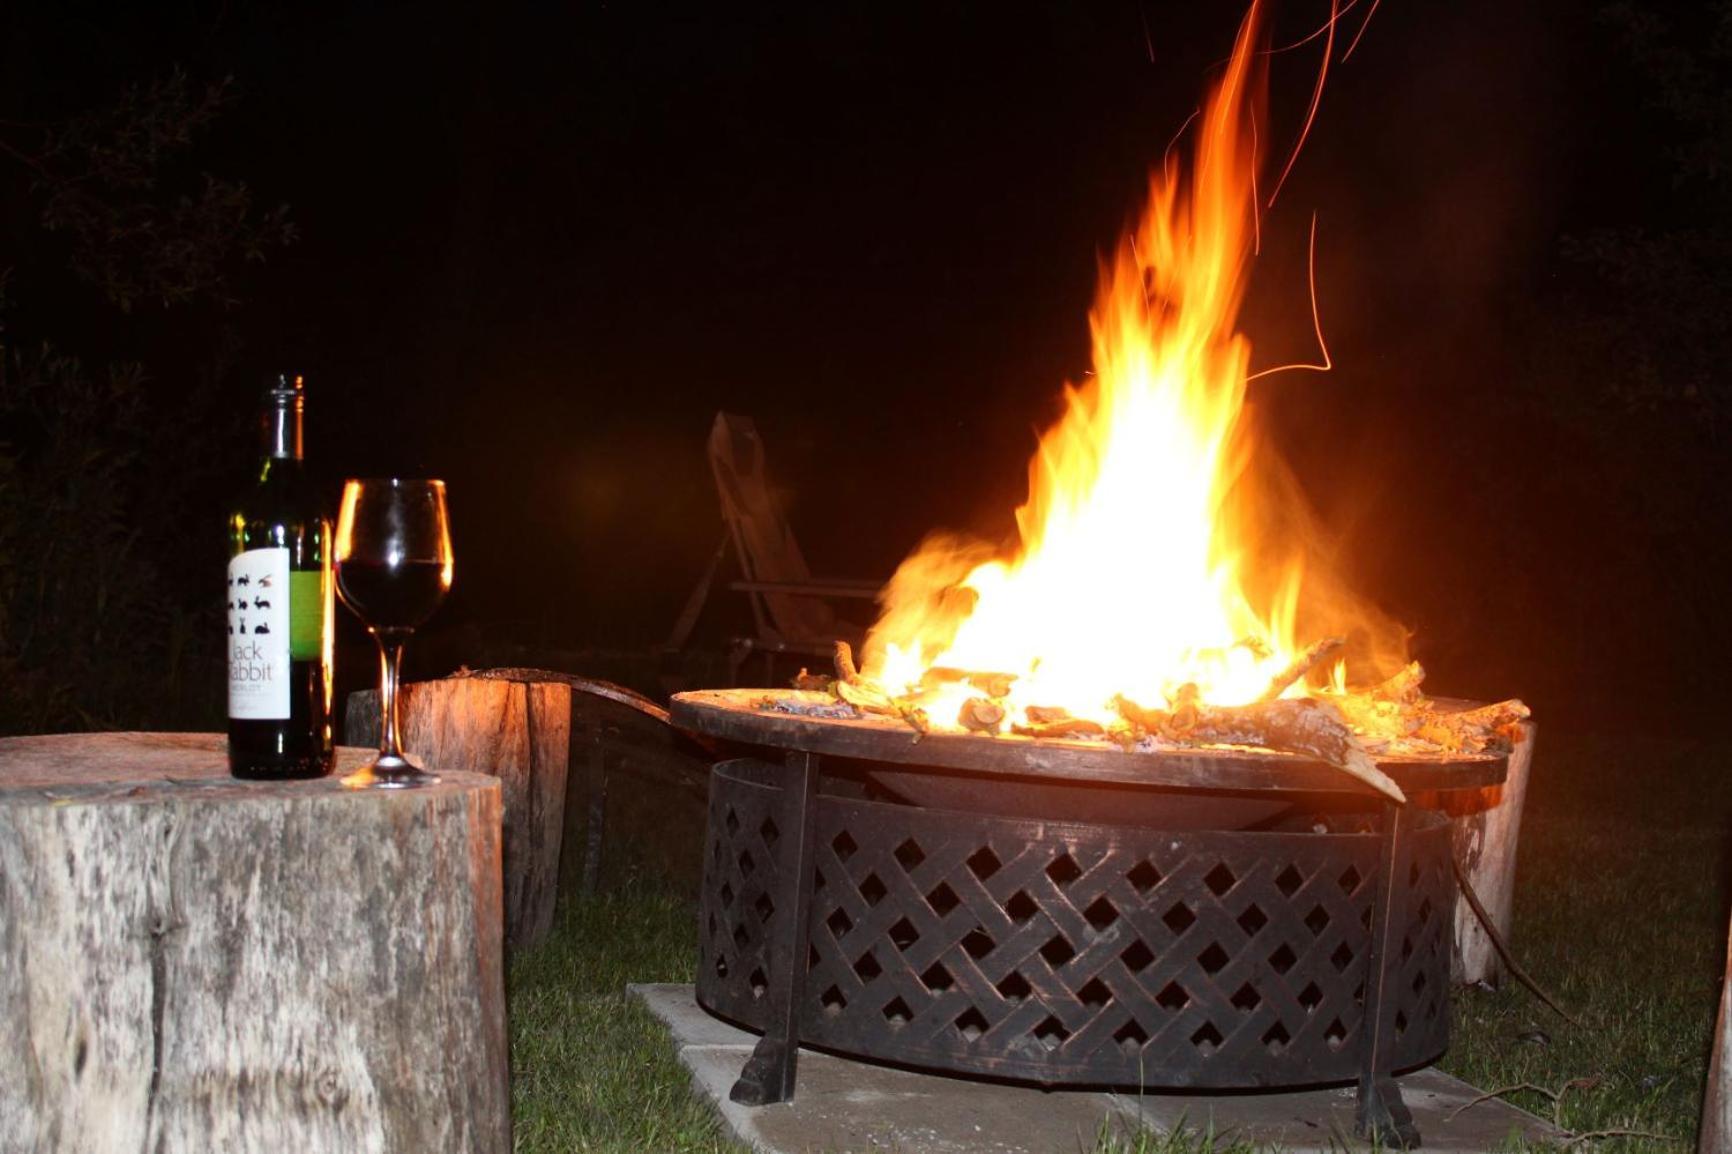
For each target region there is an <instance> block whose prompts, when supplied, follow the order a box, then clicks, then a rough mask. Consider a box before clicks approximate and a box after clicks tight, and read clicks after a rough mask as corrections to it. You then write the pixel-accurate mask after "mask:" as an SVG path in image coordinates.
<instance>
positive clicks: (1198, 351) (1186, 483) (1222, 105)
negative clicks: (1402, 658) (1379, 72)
mask: <svg viewBox="0 0 1732 1154" xmlns="http://www.w3.org/2000/svg"><path fill="white" fill-rule="evenodd" d="M1257 23H1258V21H1257V9H1256V6H1255V5H1253V7H1252V9H1251V11H1250V13H1249V14H1248V15H1247V16H1246V18H1245V20H1244V22H1243V24H1242V25H1241V27H1240V29H1239V33H1238V37H1237V40H1236V43H1235V45H1234V50H1233V54H1232V57H1231V59H1230V61H1229V63H1228V64H1227V67H1226V70H1225V72H1224V73H1223V74H1222V76H1221V77H1220V79H1219V81H1218V82H1217V84H1216V85H1215V87H1214V89H1213V91H1212V92H1211V93H1210V95H1209V98H1208V101H1207V103H1206V105H1205V107H1204V109H1203V111H1202V114H1201V117H1200V119H1199V121H1198V125H1197V131H1196V144H1195V149H1194V156H1193V160H1192V163H1191V165H1190V166H1189V167H1190V172H1189V179H1188V182H1187V181H1186V179H1185V177H1184V174H1183V173H1182V172H1180V171H1179V166H1178V165H1177V164H1174V165H1172V166H1170V167H1171V169H1172V170H1173V171H1172V172H1171V173H1169V171H1168V168H1169V166H1167V165H1163V166H1162V167H1161V168H1158V169H1156V170H1155V171H1154V172H1153V173H1152V174H1151V178H1150V191H1149V200H1148V207H1147V210H1146V212H1145V213H1144V215H1143V218H1142V221H1141V223H1140V224H1139V225H1138V226H1137V227H1136V228H1135V229H1134V230H1133V231H1132V232H1130V233H1128V234H1127V235H1126V236H1124V237H1123V238H1122V239H1121V240H1120V242H1119V244H1118V247H1117V250H1116V251H1115V252H1114V253H1113V254H1112V256H1111V257H1110V258H1105V259H1103V261H1102V267H1101V283H1100V289H1099V295H1098V298H1097V300H1096V303H1095V307H1094V309H1093V310H1092V312H1091V314H1090V329H1091V332H1092V334H1093V360H1094V373H1093V375H1092V377H1090V378H1089V379H1087V381H1086V383H1084V384H1082V385H1080V386H1070V387H1067V389H1066V395H1065V400H1066V411H1065V414H1064V416H1063V417H1062V418H1061V419H1060V420H1059V421H1058V423H1057V424H1055V425H1054V426H1053V427H1052V428H1051V429H1049V430H1048V431H1047V432H1046V433H1045V434H1044V435H1043V436H1042V438H1041V440H1040V446H1039V450H1038V452H1037V453H1036V455H1035V457H1034V459H1033V460H1032V462H1031V463H1030V465H1029V496H1028V501H1027V503H1026V504H1025V505H1023V506H1022V508H1020V509H1019V510H1017V526H1018V530H1019V536H1020V541H1019V543H1018V547H1017V548H1016V549H1015V551H1014V552H1013V553H1012V555H1010V556H1009V557H1008V558H1006V557H1001V556H996V555H995V554H996V553H997V552H998V551H997V550H994V549H991V548H989V547H987V546H985V545H983V544H981V543H979V542H972V541H967V540H963V539H959V538H956V537H952V536H940V537H934V538H932V539H930V540H928V541H927V542H926V543H925V544H923V545H922V546H921V548H920V549H919V550H917V551H916V552H915V553H914V554H913V555H912V556H911V557H909V558H908V560H906V561H905V562H904V563H903V565H902V566H901V568H900V569H899V570H898V571H897V573H896V575H895V576H894V578H892V580H891V582H890V584H889V586H888V587H887V588H886V591H885V595H884V612H883V614H882V616H881V617H880V619H879V621H878V624H877V625H876V626H875V627H874V628H873V631H872V634H871V636H870V638H869V640H868V643H867V648H866V670H865V672H866V673H867V674H868V676H870V677H872V678H873V679H874V680H875V681H876V682H877V683H879V684H881V685H883V686H884V687H886V688H887V689H888V690H890V691H891V692H892V693H898V692H905V691H908V690H911V689H912V688H913V687H915V686H917V685H919V684H920V683H921V682H922V678H923V677H924V676H925V675H926V674H927V673H928V671H929V670H933V669H936V668H949V669H958V670H966V671H972V672H993V673H1001V674H1013V675H1015V676H1016V678H1017V680H1016V682H1015V684H1014V688H1013V689H1012V692H1011V694H1010V704H1011V705H1012V706H1013V708H1014V707H1018V706H1020V707H1025V708H1026V707H1027V706H1030V705H1041V706H1054V707H1062V708H1064V709H1066V710H1068V711H1069V712H1070V713H1071V714H1072V715H1074V716H1077V717H1085V718H1094V719H1097V720H1102V721H1105V720H1109V719H1110V718H1111V716H1112V709H1111V706H1110V705H1109V704H1108V703H1109V701H1110V700H1111V699H1112V698H1113V697H1114V696H1115V695H1121V694H1122V695H1125V696H1127V697H1129V698H1131V699H1133V700H1136V701H1138V702H1141V703H1143V704H1146V705H1150V706H1158V705H1161V704H1163V703H1164V701H1166V700H1170V699H1171V698H1172V697H1173V696H1174V694H1175V693H1176V692H1177V691H1178V689H1179V687H1180V686H1182V685H1184V684H1186V683H1190V684H1194V685H1196V686H1197V689H1198V692H1199V693H1200V696H1201V698H1202V700H1204V701H1207V702H1210V703H1213V704H1218V705H1237V704H1244V703H1247V702H1251V701H1254V700H1257V699H1258V698H1259V696H1261V695H1263V694H1265V693H1266V692H1267V691H1268V690H1269V687H1270V685H1271V679H1272V677H1273V676H1274V673H1275V672H1276V671H1277V670H1280V669H1282V668H1284V667H1286V666H1288V665H1289V663H1290V662H1291V661H1292V660H1293V659H1294V657H1295V656H1296V655H1297V653H1298V652H1299V651H1300V649H1301V648H1302V643H1301V642H1300V640H1299V638H1298V637H1296V635H1295V630H1296V625H1297V624H1298V622H1299V619H1300V618H1301V617H1302V616H1303V617H1305V618H1306V624H1307V625H1308V627H1312V628H1318V627H1322V628H1327V629H1328V630H1329V631H1330V632H1348V631H1350V632H1353V633H1354V634H1355V642H1356V648H1357V649H1358V650H1359V651H1360V652H1361V653H1363V652H1365V651H1366V650H1367V649H1368V648H1370V647H1369V646H1368V645H1367V644H1366V642H1367V641H1368V640H1371V641H1374V642H1375V643H1376V645H1377V646H1378V647H1380V648H1381V649H1382V650H1383V652H1382V653H1381V654H1380V656H1381V657H1382V658H1383V660H1380V661H1378V662H1377V664H1378V665H1387V663H1388V662H1389V661H1390V660H1391V659H1395V658H1398V657H1399V654H1396V653H1392V652H1389V651H1388V650H1389V646H1388V640H1389V638H1390V637H1391V635H1392V634H1397V631H1396V630H1394V629H1393V628H1392V627H1391V623H1389V622H1388V621H1387V619H1384V618H1382V617H1381V616H1380V615H1378V614H1377V613H1376V612H1375V611H1374V610H1370V609H1369V608H1366V607H1363V606H1361V605H1360V604H1358V603H1357V601H1356V600H1355V599H1353V598H1352V597H1351V596H1348V595H1346V594H1344V593H1342V592H1341V591H1340V589H1339V583H1338V582H1335V581H1334V580H1333V579H1332V578H1330V577H1329V576H1328V574H1327V573H1319V572H1318V561H1319V556H1318V554H1319V550H1318V548H1317V547H1316V545H1317V543H1316V541H1315V539H1314V538H1313V536H1312V534H1311V533H1310V531H1309V525H1310V522H1309V519H1308V517H1307V515H1306V510H1305V507H1304V504H1303V500H1302V499H1301V498H1300V497H1299V496H1298V493H1297V489H1296V487H1294V486H1292V485H1290V484H1288V483H1286V478H1287V474H1286V473H1285V471H1284V469H1283V468H1282V467H1281V465H1280V463H1279V462H1278V461H1276V460H1274V459H1273V458H1272V457H1271V456H1270V455H1269V450H1268V447H1267V446H1260V447H1258V448H1257V451H1256V452H1252V451H1251V450H1252V438H1251V436H1250V430H1249V429H1248V427H1247V423H1246V422H1245V421H1244V420H1242V410H1243V402H1244V399H1245V390H1246V378H1247V374H1248V366H1249V362H1250V344H1249V342H1248V341H1247V340H1246V338H1245V337H1244V336H1243V335H1242V334H1240V333H1239V332H1237V331H1236V330H1235V322H1236V319H1237V315H1238V309H1239V304H1240V300H1241V297H1242V295H1243V291H1244V284H1245V275H1246V270H1247V265H1248V263H1249V261H1250V259H1251V255H1252V249H1253V246H1254V239H1255V230H1256V229H1257V228H1258V221H1257V215H1256V213H1257V203H1256V197H1257V184H1256V174H1257V165H1258V159H1259V158H1258V154H1257V153H1258V149H1257V128H1256V118H1257V115H1258V111H1259V109H1260V108H1261V105H1262V101H1263V94H1264V87H1265V85H1264V70H1263V67H1262V64H1261V59H1262V58H1261V57H1260V55H1259V54H1258V52H1257V51H1256V43H1257V35H1258V29H1257ZM1308 570H1309V573H1308ZM1325 594H1326V595H1325ZM1320 635H1321V634H1317V635H1313V636H1311V637H1310V638H1309V640H1312V641H1315V640H1317V639H1318V636H1320ZM1335 677H1336V680H1337V682H1339V681H1340V680H1341V674H1340V672H1339V671H1337V672H1336V674H1335ZM926 680H927V684H928V686H929V691H930V686H931V684H932V682H933V681H934V680H935V679H933V678H927V679H926ZM1307 691H1309V690H1308V688H1307V686H1306V685H1305V684H1304V683H1303V682H1301V683H1297V684H1295V685H1294V686H1292V687H1290V688H1289V689H1287V690H1286V691H1285V692H1287V693H1288V694H1296V693H1302V692H1307ZM973 692H974V691H972V690H970V689H969V688H968V687H967V686H966V685H957V686H955V687H954V688H953V690H952V691H951V693H952V696H954V697H955V698H956V700H955V702H954V704H956V705H957V706H960V704H961V702H962V700H963V699H964V698H966V697H967V696H969V695H971V693H973ZM929 712H930V713H931V716H932V717H933V718H934V719H935V720H937V719H940V718H945V719H948V718H951V717H954V716H956V714H955V711H954V710H951V709H948V708H946V706H945V705H944V704H943V703H942V702H941V701H931V702H930V705H929Z"/></svg>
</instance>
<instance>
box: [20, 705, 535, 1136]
mask: <svg viewBox="0 0 1732 1154" xmlns="http://www.w3.org/2000/svg"><path fill="white" fill-rule="evenodd" d="M369 756H370V754H369V753H368V752H367V751H365V750H357V749H343V750H339V752H338V769H337V772H338V773H339V774H342V773H345V772H349V771H352V770H354V769H355V768H357V767H358V766H359V765H360V764H362V763H363V762H364V761H365V760H366V758H367V757H369ZM439 768H440V772H441V778H442V780H441V781H440V782H439V784H437V785H435V786H432V787H429V788H425V789H415V790H364V791H355V790H346V789H344V788H342V787H341V786H340V785H339V784H338V783H337V781H336V780H335V779H334V778H325V779H320V780H315V781H291V782H241V781H236V780H234V779H232V778H230V777H229V776H228V769H227V762H226V758H225V756H224V741H223V738H222V737H221V736H220V735H217V734H150V733H104V734H75V735H66V736H56V737H22V738H8V739H4V740H0V1018H3V1020H4V1021H6V1022H7V1023H8V1024H9V1025H10V1027H11V1029H12V1034H13V1037H12V1038H11V1040H10V1041H9V1043H8V1044H7V1045H5V1046H0V1135H4V1136H5V1137H4V1139H3V1140H0V1145H4V1146H5V1148H6V1149H8V1150H13V1149H16V1150H37V1151H72V1150H78V1151H91V1152H99V1154H106V1152H109V1151H126V1152H128V1154H131V1152H133V1151H137V1150H140V1149H144V1150H295V1151H302V1152H305V1154H337V1152H343V1154H347V1152H348V1151H355V1150H465V1151H469V1150H475V1151H489V1152H499V1154H503V1152H504V1151H507V1150H509V1149H510V1145H511V1131H510V1125H511V1124H510V1115H509V1108H510V1097H509V1093H508V1085H507V1073H506V1039H505V985H504V974H503V958H502V947H501V941H500V911H499V904H500V884H499V878H500V875H499V798H500V790H499V783H498V782H496V781H493V780H490V779H488V778H485V777H480V776H477V775H474V774H467V773H456V772H451V771H449V770H447V769H444V768H443V767H439Z"/></svg>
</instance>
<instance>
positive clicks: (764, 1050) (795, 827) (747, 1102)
mask: <svg viewBox="0 0 1732 1154" xmlns="http://www.w3.org/2000/svg"><path fill="white" fill-rule="evenodd" d="M787 766H788V772H787V775H786V777H785V778H784V779H783V782H782V812H781V814H780V815H779V817H780V824H781V827H782V829H783V830H785V831H786V832H785V833H784V835H783V836H784V837H785V838H786V839H787V843H788V844H787V847H786V849H785V851H784V852H785V853H786V855H787V856H786V857H784V858H783V859H782V863H781V864H782V875H781V879H780V880H781V883H782V884H781V893H780V894H779V895H777V896H778V897H779V898H780V901H779V902H778V903H777V906H776V912H777V913H779V914H781V915H782V916H781V918H780V920H779V921H778V922H777V924H776V927H775V937H774V939H773V940H772V941H771V942H770V943H769V946H770V956H769V961H770V965H769V971H770V972H769V987H770V988H769V989H768V990H767V991H766V993H767V995H768V997H769V1017H768V1020H767V1022H766V1024H765V1028H764V1036H763V1037H762V1038H760V1039H758V1044H757V1046H756V1047H754V1048H753V1050H752V1056H751V1057H750V1058H748V1059H746V1065H745V1068H744V1069H742V1070H741V1071H740V1077H739V1080H738V1081H736V1082H735V1083H734V1086H733V1089H731V1090H729V1091H728V1097H729V1098H731V1099H733V1100H734V1101H736V1102H738V1103H740V1104H741V1105H744V1106H767V1105H769V1104H771V1103H772V1102H789V1101H792V1100H793V1098H794V1072H795V1067H796V1065H797V1064H798V1061H799V1054H800V1038H799V1022H800V999H801V995H802V993H803V990H804V987H805V985H806V955H805V945H806V921H807V916H808V914H809V912H810V911H811V908H812V887H811V886H810V885H807V884H806V882H807V880H808V879H810V878H811V876H812V867H813V858H814V852H813V846H812V837H813V825H814V821H813V817H814V811H815V808H816V807H814V806H813V805H812V798H813V796H814V795H816V794H817V792H818V755H817V754H814V753H802V752H799V751H793V752H790V753H789V754H788V760H787Z"/></svg>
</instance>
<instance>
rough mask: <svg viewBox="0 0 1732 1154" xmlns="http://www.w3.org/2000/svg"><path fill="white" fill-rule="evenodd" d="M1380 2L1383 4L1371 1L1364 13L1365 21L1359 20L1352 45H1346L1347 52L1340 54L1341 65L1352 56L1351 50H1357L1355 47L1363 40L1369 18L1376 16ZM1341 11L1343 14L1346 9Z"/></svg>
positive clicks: (1356, 0) (1380, 0) (1379, 0)
mask: <svg viewBox="0 0 1732 1154" xmlns="http://www.w3.org/2000/svg"><path fill="white" fill-rule="evenodd" d="M1354 2H1355V3H1358V0H1354ZM1382 2H1383V0H1371V7H1370V9H1369V10H1368V11H1367V12H1366V13H1365V19H1364V20H1361V21H1360V22H1359V31H1358V32H1357V33H1355V34H1354V36H1353V43H1351V44H1349V45H1348V46H1347V51H1346V52H1343V53H1342V54H1341V62H1342V63H1343V64H1345V63H1347V58H1348V57H1349V56H1352V55H1353V50H1354V49H1355V48H1357V47H1359V41H1360V40H1361V39H1362V38H1363V37H1364V36H1365V29H1366V27H1367V26H1369V25H1370V23H1371V18H1372V17H1373V16H1375V15H1377V6H1378V5H1379V4H1380V3H1382ZM1343 11H1344V12H1345V11H1346V9H1343Z"/></svg>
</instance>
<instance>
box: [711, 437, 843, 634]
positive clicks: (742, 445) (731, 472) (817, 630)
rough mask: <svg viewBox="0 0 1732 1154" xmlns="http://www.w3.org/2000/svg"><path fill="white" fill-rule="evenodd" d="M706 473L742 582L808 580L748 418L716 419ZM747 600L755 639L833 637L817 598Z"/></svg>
mask: <svg viewBox="0 0 1732 1154" xmlns="http://www.w3.org/2000/svg"><path fill="white" fill-rule="evenodd" d="M710 469H711V470H712V471H713V472H714V473H715V476H716V493H717V494H718V495H719V496H720V497H721V502H722V518H723V519H724V520H725V521H726V522H727V524H728V532H729V534H730V535H731V536H732V537H733V539H734V552H735V553H736V555H737V556H738V557H739V561H740V571H741V572H742V573H743V574H744V575H745V578H746V580H748V581H778V582H790V583H800V582H805V581H809V580H811V577H812V571H811V570H810V569H808V568H807V567H806V558H805V557H804V556H803V555H802V554H801V552H800V546H799V544H798V543H797V542H796V541H795V540H794V532H793V530H792V529H790V528H789V527H788V520H787V518H786V517H785V516H784V515H783V513H782V508H781V505H780V504H779V503H778V502H777V500H776V496H775V493H774V492H773V491H772V489H771V487H770V477H769V473H768V471H767V470H766V468H765V466H764V442H763V440H762V439H761V438H760V437H759V436H758V427H757V425H756V424H754V423H753V421H752V419H751V418H750V417H742V416H738V415H736V414H733V413H717V414H716V423H715V425H714V426H713V427H712V428H711V429H710ZM748 596H749V597H750V599H751V604H752V615H753V617H754V618H755V619H756V621H757V626H758V636H759V637H760V639H763V640H767V641H792V642H821V643H824V644H828V643H829V641H830V640H831V639H832V638H834V637H835V636H836V615H835V613H834V611H832V610H831V608H830V606H828V605H826V604H825V603H824V602H823V601H822V600H821V599H820V598H817V597H813V596H800V595H798V594H793V593H766V592H761V591H748Z"/></svg>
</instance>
